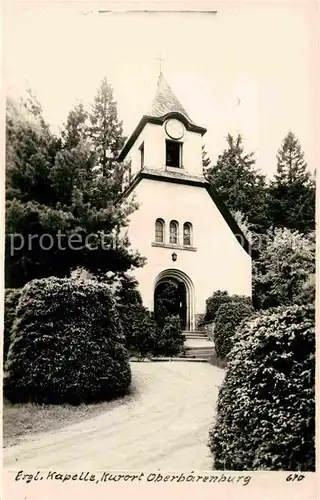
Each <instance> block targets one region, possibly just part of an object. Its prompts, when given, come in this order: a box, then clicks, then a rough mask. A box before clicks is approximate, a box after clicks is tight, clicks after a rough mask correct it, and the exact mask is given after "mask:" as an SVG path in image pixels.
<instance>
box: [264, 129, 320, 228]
mask: <svg viewBox="0 0 320 500" xmlns="http://www.w3.org/2000/svg"><path fill="white" fill-rule="evenodd" d="M268 212H269V219H270V222H271V224H272V225H274V226H276V227H287V228H289V229H293V230H295V229H297V230H298V231H302V232H308V231H310V230H313V229H314V227H315V179H314V178H313V177H312V175H311V173H310V172H308V170H307V164H306V162H305V160H304V153H303V151H302V149H301V144H300V142H299V140H298V139H297V138H296V137H295V135H294V134H293V133H292V132H289V133H288V134H287V135H286V137H285V138H284V140H283V142H282V145H281V147H280V149H279V150H278V154H277V172H276V174H275V176H274V179H273V180H272V181H271V183H270V186H269V196H268Z"/></svg>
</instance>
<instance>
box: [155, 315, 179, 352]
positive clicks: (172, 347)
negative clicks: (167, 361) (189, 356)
mask: <svg viewBox="0 0 320 500" xmlns="http://www.w3.org/2000/svg"><path fill="white" fill-rule="evenodd" d="M184 341H185V336H184V335H183V333H182V328H181V320H180V318H179V316H167V317H166V318H165V320H164V324H163V328H162V329H158V331H157V332H156V336H155V345H154V354H155V355H157V356H177V355H178V354H180V353H181V352H182V349H183V345H184Z"/></svg>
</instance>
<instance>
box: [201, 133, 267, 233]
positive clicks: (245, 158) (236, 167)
mask: <svg viewBox="0 0 320 500" xmlns="http://www.w3.org/2000/svg"><path fill="white" fill-rule="evenodd" d="M227 144H228V148H227V149H225V150H224V151H223V153H222V154H220V155H219V156H218V160H217V163H216V164H215V165H211V166H210V167H208V168H206V170H205V176H206V177H207V179H208V180H209V182H210V183H211V184H212V186H213V187H214V188H215V189H216V190H217V192H218V194H219V195H220V198H221V199H222V201H224V202H225V203H226V205H227V206H228V208H229V209H230V210H231V211H233V212H238V211H240V212H241V213H242V214H243V215H244V217H245V218H246V219H247V220H248V223H249V229H252V230H255V231H257V232H261V231H264V229H265V228H266V227H268V221H267V214H266V204H265V203H266V181H265V176H264V175H262V174H261V173H259V172H258V171H257V170H255V168H254V165H255V159H254V157H253V153H248V154H247V153H245V152H244V148H243V143H242V137H241V136H240V135H238V136H237V137H236V138H234V137H233V136H232V135H230V134H228V136H227Z"/></svg>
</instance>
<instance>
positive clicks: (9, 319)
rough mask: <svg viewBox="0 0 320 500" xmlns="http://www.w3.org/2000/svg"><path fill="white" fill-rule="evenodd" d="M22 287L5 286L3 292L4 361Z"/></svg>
mask: <svg viewBox="0 0 320 500" xmlns="http://www.w3.org/2000/svg"><path fill="white" fill-rule="evenodd" d="M21 292H22V288H7V289H6V290H5V293H4V335H3V359H4V361H6V359H7V355H8V350H9V345H10V342H11V330H12V326H13V322H14V320H15V317H16V309H17V306H18V302H19V299H20V296H21Z"/></svg>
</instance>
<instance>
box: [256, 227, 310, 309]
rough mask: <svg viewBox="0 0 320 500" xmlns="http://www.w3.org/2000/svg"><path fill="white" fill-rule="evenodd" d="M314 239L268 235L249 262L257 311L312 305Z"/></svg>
mask: <svg viewBox="0 0 320 500" xmlns="http://www.w3.org/2000/svg"><path fill="white" fill-rule="evenodd" d="M314 273H315V235H314V233H311V234H309V235H303V234H301V233H299V232H298V231H290V230H289V229H286V228H284V229H276V230H275V231H274V232H272V231H269V232H268V233H267V236H266V242H265V244H264V245H262V247H261V248H260V249H259V257H258V258H257V259H255V260H254V261H253V280H252V285H253V299H254V304H255V307H256V308H258V309H268V308H269V307H278V306H282V305H288V306H290V305H294V304H305V303H309V302H310V301H314V291H315V287H314V286H312V276H313V275H314Z"/></svg>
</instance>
